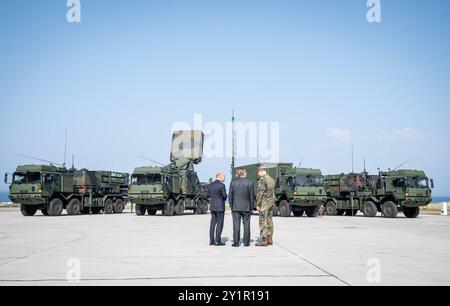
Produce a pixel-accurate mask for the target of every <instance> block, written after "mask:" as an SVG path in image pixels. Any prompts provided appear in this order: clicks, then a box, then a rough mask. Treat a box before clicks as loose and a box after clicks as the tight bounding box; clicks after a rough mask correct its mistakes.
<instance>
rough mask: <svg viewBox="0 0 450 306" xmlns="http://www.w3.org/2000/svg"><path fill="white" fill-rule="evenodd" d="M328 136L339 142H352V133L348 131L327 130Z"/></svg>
mask: <svg viewBox="0 0 450 306" xmlns="http://www.w3.org/2000/svg"><path fill="white" fill-rule="evenodd" d="M328 136H330V137H331V138H333V139H335V140H337V141H339V142H344V143H350V142H351V140H352V133H351V132H350V131H348V130H343V129H340V128H329V129H328Z"/></svg>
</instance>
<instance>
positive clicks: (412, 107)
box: [0, 0, 450, 195]
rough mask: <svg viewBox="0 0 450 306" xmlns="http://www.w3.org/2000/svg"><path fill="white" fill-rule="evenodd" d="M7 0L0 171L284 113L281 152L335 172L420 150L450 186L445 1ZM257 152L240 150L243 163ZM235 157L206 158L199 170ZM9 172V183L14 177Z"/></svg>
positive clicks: (165, 144) (92, 163)
mask: <svg viewBox="0 0 450 306" xmlns="http://www.w3.org/2000/svg"><path fill="white" fill-rule="evenodd" d="M65 3H66V1H64V0H59V1H55V0H49V1H21V0H14V1H12V0H9V1H8V0H5V1H1V2H0V37H1V39H0V84H1V89H0V109H1V112H0V140H1V142H0V144H1V147H2V150H0V171H1V172H2V173H3V172H6V171H9V172H11V171H13V170H14V168H15V166H16V165H17V164H27V163H32V161H30V160H27V159H25V158H23V157H20V156H19V155H18V154H19V153H25V154H29V155H34V156H40V157H43V158H45V159H49V160H55V161H61V160H62V159H63V151H64V147H63V144H64V126H65V125H67V126H68V130H69V132H68V134H69V145H68V152H69V153H74V154H75V159H76V164H77V166H78V167H81V166H87V167H89V168H92V169H114V170H119V171H127V172H128V171H132V169H133V167H135V166H139V165H142V164H145V163H146V162H144V161H143V160H141V159H139V158H138V157H137V156H138V155H146V156H149V157H152V158H153V159H156V160H159V161H162V162H167V160H168V157H169V149H170V148H169V146H170V137H171V135H170V129H171V127H172V124H173V123H174V122H176V121H187V122H192V120H193V115H194V113H201V114H203V116H204V120H205V121H217V122H221V123H225V122H226V121H228V120H229V117H230V112H231V109H232V108H234V109H235V110H236V113H237V118H238V120H240V121H244V122H249V121H256V122H260V121H268V122H271V121H274V122H280V128H281V159H282V160H283V161H292V162H295V163H298V162H299V161H300V159H301V158H302V157H303V165H304V166H307V167H318V168H321V169H322V170H323V172H325V173H336V172H346V171H350V170H351V155H350V145H349V143H348V132H347V131H352V133H353V138H354V147H355V168H356V170H362V165H363V162H362V160H363V158H366V160H367V168H368V169H369V170H370V171H372V172H375V171H376V168H377V167H381V168H382V169H386V168H389V167H391V168H393V167H395V166H396V165H398V164H400V163H401V162H403V161H405V160H407V159H409V158H412V159H413V160H412V161H411V162H410V163H409V164H408V167H410V168H418V169H424V170H425V171H426V172H427V173H428V174H429V176H431V177H433V178H434V179H435V181H436V190H435V193H436V194H437V195H448V194H450V162H449V156H450V145H449V139H448V138H449V137H448V136H449V134H450V123H449V115H450V106H449V101H450V39H449V37H450V33H449V30H450V20H449V19H448V16H447V15H448V12H449V10H450V2H449V1H446V0H441V1H438V0H430V1H419V0H417V1H406V0H405V1H393V0H391V1H388V0H384V1H382V22H381V23H379V24H371V23H368V22H367V20H366V12H367V8H366V1H365V0H349V1H335V0H328V1H325V0H319V1H317V0H315V1H313V0H308V1H286V0H281V1H267V0H259V1H251V0H245V1H233V0H227V1H212V0H210V1H200V0H191V1H169V0H165V1H137V0H134V1H133V0H131V1H118V0H117V1H106V0H97V1H96V0H81V5H82V8H81V13H82V17H81V18H82V22H81V23H80V24H70V23H68V22H67V21H66V12H67V9H68V8H67V7H66V6H65ZM243 162H247V160H245V161H239V163H243ZM220 169H225V170H226V171H228V169H229V160H227V159H226V158H210V159H205V161H204V162H203V163H202V164H201V165H199V167H198V170H199V173H200V176H201V179H202V180H207V179H208V178H209V177H210V176H212V175H213V174H214V173H215V172H216V171H217V170H220ZM6 188H7V186H6V185H3V184H2V185H0V190H6Z"/></svg>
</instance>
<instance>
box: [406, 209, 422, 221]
mask: <svg viewBox="0 0 450 306" xmlns="http://www.w3.org/2000/svg"><path fill="white" fill-rule="evenodd" d="M402 209H403V214H404V215H405V216H406V218H410V219H415V218H417V217H418V216H419V214H420V209H419V207H403V208H402Z"/></svg>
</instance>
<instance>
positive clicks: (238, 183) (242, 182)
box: [229, 169, 255, 247]
mask: <svg viewBox="0 0 450 306" xmlns="http://www.w3.org/2000/svg"><path fill="white" fill-rule="evenodd" d="M254 201H255V187H254V186H253V182H252V181H251V180H249V179H248V178H247V172H246V171H245V170H244V169H239V170H238V171H237V179H236V180H234V181H233V182H232V183H231V186H230V199H229V203H230V207H231V210H232V214H233V240H234V243H233V247H239V245H240V239H241V220H242V221H243V224H244V246H246V247H249V246H250V217H251V215H252V211H253V205H254Z"/></svg>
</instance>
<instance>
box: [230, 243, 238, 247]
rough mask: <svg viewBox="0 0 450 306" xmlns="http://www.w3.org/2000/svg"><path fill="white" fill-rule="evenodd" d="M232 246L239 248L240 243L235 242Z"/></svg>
mask: <svg viewBox="0 0 450 306" xmlns="http://www.w3.org/2000/svg"><path fill="white" fill-rule="evenodd" d="M231 246H232V247H233V248H238V247H239V244H235V243H233V244H232V245H231Z"/></svg>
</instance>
